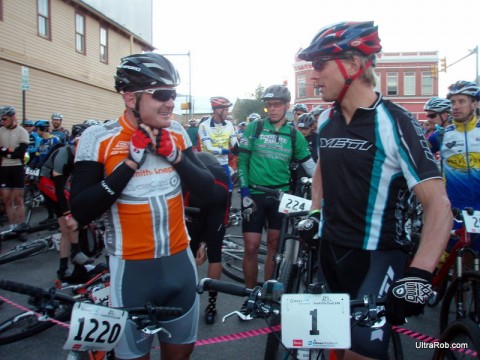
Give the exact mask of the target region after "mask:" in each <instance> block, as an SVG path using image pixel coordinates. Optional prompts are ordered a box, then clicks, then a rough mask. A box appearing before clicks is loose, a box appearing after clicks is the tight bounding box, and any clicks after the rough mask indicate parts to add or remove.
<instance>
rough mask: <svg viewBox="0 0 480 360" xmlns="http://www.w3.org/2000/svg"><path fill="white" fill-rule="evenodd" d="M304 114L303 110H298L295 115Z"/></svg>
mask: <svg viewBox="0 0 480 360" xmlns="http://www.w3.org/2000/svg"><path fill="white" fill-rule="evenodd" d="M303 114H304V113H303V112H296V113H295V115H298V116H300V115H303Z"/></svg>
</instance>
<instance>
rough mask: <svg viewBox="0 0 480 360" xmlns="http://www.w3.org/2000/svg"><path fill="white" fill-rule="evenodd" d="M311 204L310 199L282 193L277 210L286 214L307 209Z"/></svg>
mask: <svg viewBox="0 0 480 360" xmlns="http://www.w3.org/2000/svg"><path fill="white" fill-rule="evenodd" d="M311 206H312V201H311V200H308V199H304V198H302V197H300V196H295V195H290V194H283V196H282V200H280V205H279V207H278V212H281V213H283V214H288V213H291V212H297V211H309V210H310V207H311Z"/></svg>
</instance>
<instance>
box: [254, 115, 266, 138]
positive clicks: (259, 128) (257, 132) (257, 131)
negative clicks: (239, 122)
mask: <svg viewBox="0 0 480 360" xmlns="http://www.w3.org/2000/svg"><path fill="white" fill-rule="evenodd" d="M264 121H265V120H264V119H258V120H257V121H255V122H256V123H257V127H256V128H255V139H258V137H259V136H260V133H261V132H262V130H263V124H264Z"/></svg>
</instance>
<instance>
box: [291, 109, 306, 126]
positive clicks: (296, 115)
mask: <svg viewBox="0 0 480 360" xmlns="http://www.w3.org/2000/svg"><path fill="white" fill-rule="evenodd" d="M302 114H305V112H304V111H301V110H296V111H294V112H293V121H294V122H295V123H297V120H298V117H299V116H300V115H302Z"/></svg>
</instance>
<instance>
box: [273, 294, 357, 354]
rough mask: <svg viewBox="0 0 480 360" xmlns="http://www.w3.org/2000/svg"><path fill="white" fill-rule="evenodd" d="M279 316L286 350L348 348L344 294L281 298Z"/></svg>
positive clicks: (347, 302) (346, 298) (346, 297)
mask: <svg viewBox="0 0 480 360" xmlns="http://www.w3.org/2000/svg"><path fill="white" fill-rule="evenodd" d="M281 316H282V342H283V344H284V345H285V346H286V347H287V348H290V349H292V348H303V349H311V348H322V349H349V348H350V343H351V341H350V296H349V295H348V294H283V295H282V309H281Z"/></svg>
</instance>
